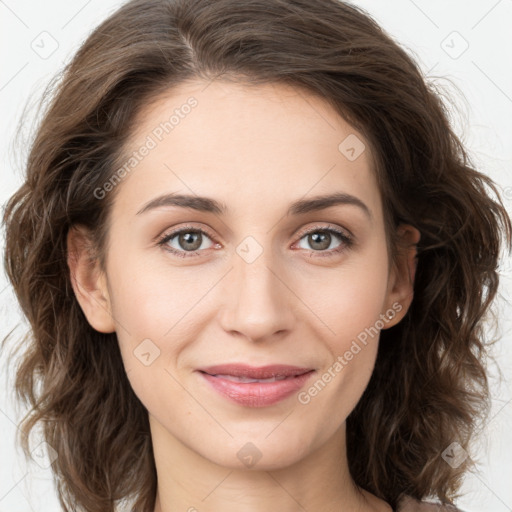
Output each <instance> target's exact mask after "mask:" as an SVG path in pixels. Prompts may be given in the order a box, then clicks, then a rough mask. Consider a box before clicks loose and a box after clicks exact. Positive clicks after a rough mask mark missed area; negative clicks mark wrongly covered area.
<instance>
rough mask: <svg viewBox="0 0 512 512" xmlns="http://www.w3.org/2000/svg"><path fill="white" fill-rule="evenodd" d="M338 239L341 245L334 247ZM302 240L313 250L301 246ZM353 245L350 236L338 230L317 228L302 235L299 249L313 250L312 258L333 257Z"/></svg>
mask: <svg viewBox="0 0 512 512" xmlns="http://www.w3.org/2000/svg"><path fill="white" fill-rule="evenodd" d="M336 239H338V240H340V243H339V244H338V245H336V246H334V247H333V245H332V244H333V242H334V243H335V242H336ZM302 240H304V241H305V243H306V244H308V245H309V247H310V248H311V249H309V248H308V247H304V246H301V245H300V242H301V241H302ZM352 244H353V240H352V237H351V236H350V235H348V234H347V233H345V232H343V231H342V230H340V229H338V228H334V227H325V226H315V227H313V228H312V229H309V230H308V231H306V232H305V233H302V236H301V238H300V240H299V248H301V249H307V250H311V251H312V254H311V255H312V256H313V255H314V256H333V255H336V254H339V253H341V252H343V251H344V250H346V249H348V248H350V247H351V246H352ZM327 249H329V250H327ZM315 253H316V254H315Z"/></svg>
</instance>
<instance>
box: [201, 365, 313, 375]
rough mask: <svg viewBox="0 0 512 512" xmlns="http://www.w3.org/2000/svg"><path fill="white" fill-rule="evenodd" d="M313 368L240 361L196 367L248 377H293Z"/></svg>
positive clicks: (217, 372)
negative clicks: (257, 364)
mask: <svg viewBox="0 0 512 512" xmlns="http://www.w3.org/2000/svg"><path fill="white" fill-rule="evenodd" d="M312 370H313V368H304V367H298V366H290V365H287V364H272V365H268V366H258V367H256V366H250V365H247V364H241V363H231V364H220V365H215V366H208V367H205V368H198V371H200V372H204V373H208V374H210V375H232V376H233V377H248V378H251V379H270V378H272V377H283V376H284V377H295V376H297V375H303V374H304V373H308V372H310V371H312Z"/></svg>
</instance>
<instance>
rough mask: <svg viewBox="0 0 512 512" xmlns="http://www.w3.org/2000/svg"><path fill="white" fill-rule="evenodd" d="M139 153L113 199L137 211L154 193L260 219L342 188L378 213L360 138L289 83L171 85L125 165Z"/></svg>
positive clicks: (134, 139) (129, 148)
mask: <svg viewBox="0 0 512 512" xmlns="http://www.w3.org/2000/svg"><path fill="white" fill-rule="evenodd" d="M144 147H146V149H145V150H144ZM142 152H143V153H144V155H143V156H142V157H141V155H140V154H141V153H142ZM136 153H138V155H136V157H137V158H136V160H137V161H136V162H133V163H134V165H133V166H132V168H129V166H126V169H128V171H129V172H127V173H125V174H126V178H124V179H123V180H122V183H121V184H120V188H121V190H118V191H117V193H118V199H116V202H117V203H118V206H117V207H118V208H123V209H124V210H126V211H130V212H132V213H135V212H136V211H138V209H139V208H140V206H141V205H142V204H143V203H144V202H146V201H148V200H151V199H152V198H153V197H154V196H155V194H157V193H160V194H161V193H186V194H196V195H200V196H209V197H215V198H217V199H218V200H219V201H221V202H223V203H224V204H226V205H228V206H229V210H230V211H233V212H237V211H238V212H248V211H250V210H251V211H252V212H253V213H259V214H260V215H262V214H263V211H262V208H267V209H268V208H270V206H276V207H278V206H279V207H280V205H283V206H284V205H286V206H288V204H289V203H291V202H293V201H296V200H297V199H299V198H301V197H307V196H313V195H319V194H326V193H332V192H334V191H336V192H344V193H348V194H353V195H356V196H358V197H360V198H361V199H362V200H363V201H364V202H365V203H370V204H372V205H373V209H376V210H380V194H379V191H378V187H377V182H376V180H375V176H374V172H373V170H372V164H371V162H372V159H371V155H370V150H369V147H368V144H367V142H366V140H365V139H364V137H363V136H362V134H360V133H359V132H358V131H357V130H355V129H354V128H353V127H352V126H351V125H350V124H348V123H347V122H346V121H345V120H344V119H343V118H342V117H341V116H340V115H339V114H338V113H337V112H336V111H335V110H334V109H333V108H332V107H331V106H330V105H329V104H328V103H327V102H326V101H325V100H323V99H322V98H320V97H318V96H316V95H313V94H311V93H308V92H306V91H305V90H303V89H298V88H295V87H292V86H288V85H283V84H264V85H257V86H256V85H246V84H233V83H229V82H220V81H215V82H211V83H208V82H203V81H197V82H187V83H184V84H181V85H180V86H179V87H175V88H172V89H170V90H169V91H167V92H165V93H164V94H161V95H160V96H159V97H157V98H155V99H154V100H153V101H151V103H149V104H148V105H147V106H146V107H144V108H143V109H142V110H141V111H140V113H139V115H138V116H137V119H136V120H134V129H133V133H132V136H131V137H130V139H129V141H128V143H127V145H126V147H125V154H126V158H125V162H128V159H130V158H131V159H132V160H133V159H134V158H135V157H134V156H133V155H135V154H136ZM131 155H132V156H131ZM376 213H378V212H376Z"/></svg>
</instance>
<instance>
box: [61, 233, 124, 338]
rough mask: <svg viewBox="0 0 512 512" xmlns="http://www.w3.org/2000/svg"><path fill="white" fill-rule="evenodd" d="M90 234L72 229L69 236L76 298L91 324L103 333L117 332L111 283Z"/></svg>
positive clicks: (68, 249)
mask: <svg viewBox="0 0 512 512" xmlns="http://www.w3.org/2000/svg"><path fill="white" fill-rule="evenodd" d="M93 247H94V246H93V243H92V237H91V234H90V231H89V230H88V229H87V228H85V227H84V226H78V225H74V226H71V228H70V229H69V232H68V236H67V262H68V267H69V270H70V276H71V284H72V286H73V290H74V292H75V296H76V298H77V300H78V303H79V304H80V307H81V308H82V311H83V312H84V314H85V316H86V318H87V321H88V322H89V324H90V325H91V327H93V328H94V329H96V330H97V331H99V332H104V333H110V332H114V331H115V324H114V319H113V317H112V310H111V303H110V297H109V294H108V289H107V280H106V276H105V274H104V272H102V271H101V269H100V265H99V260H98V258H97V257H96V255H95V251H94V249H93Z"/></svg>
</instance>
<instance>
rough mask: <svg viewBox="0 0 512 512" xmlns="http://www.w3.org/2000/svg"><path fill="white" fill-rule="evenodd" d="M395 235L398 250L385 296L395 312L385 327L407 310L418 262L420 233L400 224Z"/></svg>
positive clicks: (410, 301) (400, 318) (392, 323)
mask: <svg viewBox="0 0 512 512" xmlns="http://www.w3.org/2000/svg"><path fill="white" fill-rule="evenodd" d="M397 235H398V238H399V252H398V255H397V262H396V264H395V265H394V267H393V269H392V272H391V275H390V289H389V290H388V297H387V302H388V304H389V308H391V309H394V310H396V312H397V314H396V315H395V316H394V318H393V319H392V320H391V321H389V322H388V323H387V324H386V326H385V328H389V327H393V326H394V325H396V324H398V323H399V322H400V321H401V320H402V318H403V317H404V316H405V315H406V313H407V311H408V310H409V307H410V305H411V303H412V299H413V295H414V279H415V276H416V268H417V264H418V260H417V244H418V242H419V240H420V238H421V234H420V232H419V231H418V230H417V229H416V228H415V227H413V226H410V225H408V224H401V225H400V226H398V227H397ZM397 305H400V307H398V306H397Z"/></svg>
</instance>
